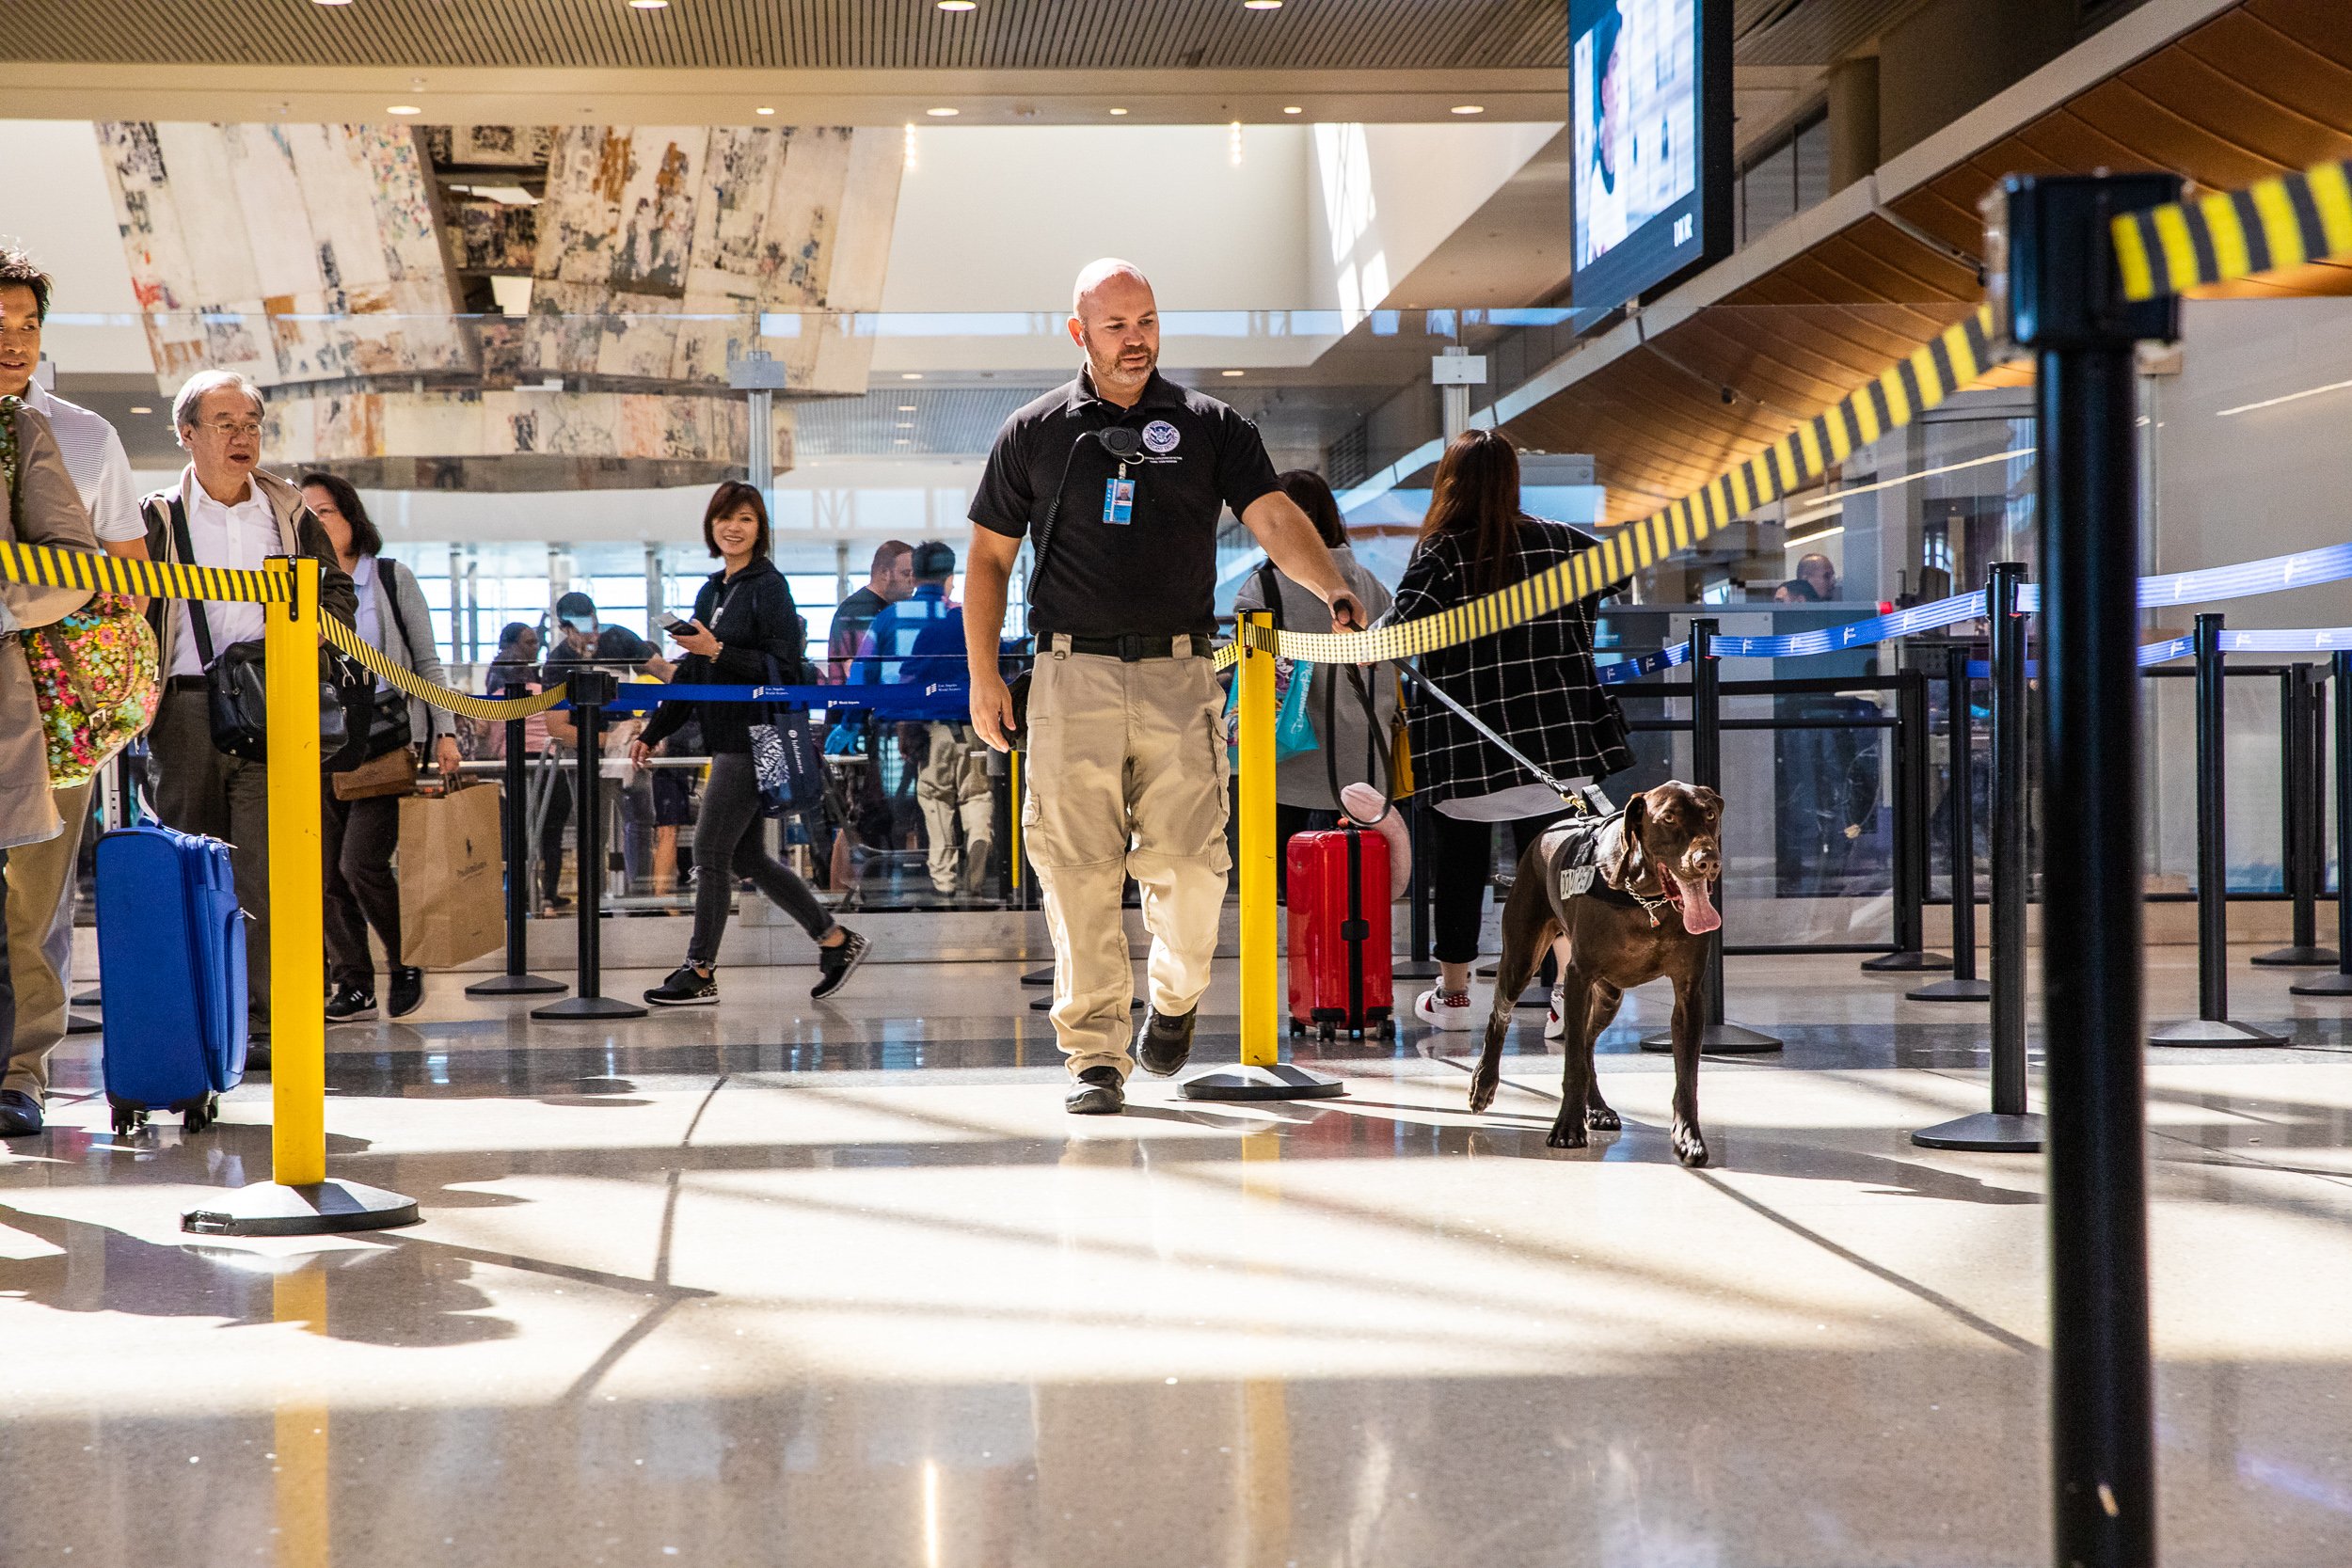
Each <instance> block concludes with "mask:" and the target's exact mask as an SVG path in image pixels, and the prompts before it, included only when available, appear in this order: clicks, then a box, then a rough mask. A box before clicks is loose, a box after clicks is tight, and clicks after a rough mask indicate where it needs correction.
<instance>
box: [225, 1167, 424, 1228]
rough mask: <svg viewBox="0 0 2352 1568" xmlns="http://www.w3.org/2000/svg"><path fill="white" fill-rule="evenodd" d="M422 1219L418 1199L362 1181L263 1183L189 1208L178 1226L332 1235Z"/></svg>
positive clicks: (412, 1223) (413, 1222)
mask: <svg viewBox="0 0 2352 1568" xmlns="http://www.w3.org/2000/svg"><path fill="white" fill-rule="evenodd" d="M422 1217H423V1216H421V1215H420V1214H419V1213H418V1212H417V1200H416V1199H415V1198H413V1197H403V1196H401V1195H400V1194H398V1193H388V1192H386V1191H385V1190H384V1189H383V1188H381V1187H370V1186H366V1185H363V1184H362V1183H360V1182H358V1181H336V1180H326V1181H320V1182H316V1183H314V1184H311V1185H308V1186H301V1187H281V1186H279V1185H278V1183H277V1182H275V1181H261V1182H256V1183H255V1184H254V1185H252V1186H250V1187H238V1188H235V1189H233V1190H232V1191H230V1192H225V1193H222V1194H220V1195H219V1196H216V1197H214V1198H210V1199H208V1200H206V1201H205V1202H204V1203H202V1204H201V1205H199V1206H198V1207H197V1208H194V1209H190V1210H187V1211H186V1212H183V1213H182V1214H181V1216H180V1228H181V1229H183V1230H185V1231H189V1232H191V1233H193V1234H195V1235H199V1236H333V1235H339V1234H341V1233H342V1232H344V1231H349V1230H385V1229H389V1227H392V1226H395V1225H414V1224H416V1223H417V1222H418V1220H420V1219H421V1218H422Z"/></svg>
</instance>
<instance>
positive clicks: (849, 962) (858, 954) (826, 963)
mask: <svg viewBox="0 0 2352 1568" xmlns="http://www.w3.org/2000/svg"><path fill="white" fill-rule="evenodd" d="M841 928H842V930H844V931H845V932H848V933H849V935H848V940H847V941H845V942H841V943H840V945H838V946H835V947H819V948H818V949H817V968H818V972H819V973H818V977H817V983H816V984H815V985H813V986H811V987H809V989H808V994H809V995H810V996H812V997H815V998H816V999H817V1000H818V1001H820V1002H821V1001H823V1000H824V999H825V998H826V997H828V996H831V995H832V994H833V993H834V991H837V990H840V989H841V988H842V987H843V986H845V985H847V984H848V983H849V980H850V975H851V974H855V973H857V966H858V965H860V964H862V963H864V962H865V961H866V952H867V951H868V950H869V949H870V948H871V947H872V946H873V945H874V944H873V943H872V942H867V941H866V939H865V938H864V937H862V936H859V935H858V934H857V933H856V932H855V931H851V930H850V928H849V927H847V926H844V927H841Z"/></svg>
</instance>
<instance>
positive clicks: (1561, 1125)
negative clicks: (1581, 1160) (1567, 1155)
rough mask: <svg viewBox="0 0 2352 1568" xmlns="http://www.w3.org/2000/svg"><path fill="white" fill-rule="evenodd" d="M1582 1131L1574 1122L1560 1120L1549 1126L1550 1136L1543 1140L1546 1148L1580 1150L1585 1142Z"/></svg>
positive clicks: (1586, 1140)
mask: <svg viewBox="0 0 2352 1568" xmlns="http://www.w3.org/2000/svg"><path fill="white" fill-rule="evenodd" d="M1589 1141H1590V1140H1588V1139H1587V1138H1586V1137H1585V1136H1584V1129H1583V1128H1582V1127H1581V1125H1579V1124H1578V1123H1576V1122H1573V1121H1569V1120H1566V1119H1565V1118H1564V1119H1562V1120H1559V1121H1555V1122H1553V1123H1552V1124H1551V1132H1550V1135H1549V1136H1548V1137H1546V1138H1545V1139H1544V1147H1545V1148H1583V1147H1584V1146H1585V1144H1586V1143H1587V1142H1589Z"/></svg>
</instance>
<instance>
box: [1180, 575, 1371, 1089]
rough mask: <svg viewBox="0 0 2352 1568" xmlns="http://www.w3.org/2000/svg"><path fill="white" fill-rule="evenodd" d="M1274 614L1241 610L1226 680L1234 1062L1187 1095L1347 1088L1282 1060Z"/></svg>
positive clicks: (1195, 1082) (1197, 1081)
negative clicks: (1235, 655) (1230, 720)
mask: <svg viewBox="0 0 2352 1568" xmlns="http://www.w3.org/2000/svg"><path fill="white" fill-rule="evenodd" d="M1273 630H1274V618H1273V616H1271V615H1270V614H1266V613H1263V612H1259V613H1255V614H1248V615H1244V616H1243V617H1241V625H1240V626H1239V628H1238V634H1239V636H1240V638H1241V642H1242V649H1241V658H1240V661H1239V662H1238V663H1237V664H1236V665H1235V666H1234V669H1233V679H1234V681H1235V683H1236V684H1237V686H1238V688H1239V691H1240V696H1239V698H1238V699H1237V701H1236V702H1235V704H1234V709H1235V713H1236V716H1237V718H1238V721H1239V722H1238V724H1237V725H1236V732H1237V733H1236V736H1235V738H1236V740H1237V741H1238V742H1239V744H1240V748H1241V768H1240V774H1239V789H1238V791H1237V793H1238V795H1239V797H1240V800H1239V805H1240V811H1241V834H1240V836H1241V845H1240V857H1239V861H1240V863H1239V865H1238V867H1237V870H1238V872H1239V883H1240V890H1241V1068H1240V1070H1239V1071H1235V1072H1226V1071H1217V1072H1204V1073H1202V1074H1200V1076H1199V1077H1197V1078H1188V1079H1186V1080H1185V1081H1184V1097H1185V1098H1186V1099H1188V1100H1318V1099H1324V1098H1327V1097H1330V1096H1333V1095H1342V1094H1345V1093H1346V1092H1347V1089H1346V1086H1345V1085H1343V1084H1341V1083H1340V1081H1339V1080H1338V1079H1336V1078H1328V1077H1326V1076H1324V1075H1323V1074H1321V1073H1316V1072H1309V1071H1307V1070H1306V1069H1303V1068H1299V1067H1295V1066H1292V1065H1290V1064H1288V1063H1285V1062H1283V1061H1282V1060H1281V1009H1282V995H1281V978H1282V977H1281V971H1280V969H1279V965H1278V961H1277V958H1276V955H1277V954H1279V952H1280V951H1281V947H1282V927H1281V917H1280V915H1279V914H1278V913H1277V912H1276V910H1275V903H1274V895H1275V879H1274V857H1275V853H1276V850H1277V845H1276V843H1275V837H1276V835H1275V831H1274V706H1275V703H1274V652H1273V650H1272V648H1271V647H1263V646H1260V645H1258V642H1257V641H1254V640H1255V639H1261V638H1263V639H1265V640H1266V641H1271V638H1272V633H1273Z"/></svg>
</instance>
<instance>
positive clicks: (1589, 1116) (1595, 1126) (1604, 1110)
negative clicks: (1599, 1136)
mask: <svg viewBox="0 0 2352 1568" xmlns="http://www.w3.org/2000/svg"><path fill="white" fill-rule="evenodd" d="M1584 1125H1585V1126H1587V1127H1589V1128H1591V1129H1592V1130H1593V1131H1594V1132H1616V1131H1617V1130H1618V1129H1619V1128H1621V1127H1623V1126H1624V1125H1625V1122H1624V1121H1623V1120H1622V1119H1620V1118H1619V1117H1618V1116H1617V1113H1616V1112H1614V1111H1613V1110H1611V1109H1610V1108H1609V1107H1608V1106H1606V1105H1588V1106H1586V1107H1585V1109H1584Z"/></svg>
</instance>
